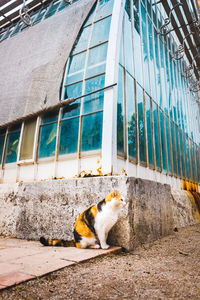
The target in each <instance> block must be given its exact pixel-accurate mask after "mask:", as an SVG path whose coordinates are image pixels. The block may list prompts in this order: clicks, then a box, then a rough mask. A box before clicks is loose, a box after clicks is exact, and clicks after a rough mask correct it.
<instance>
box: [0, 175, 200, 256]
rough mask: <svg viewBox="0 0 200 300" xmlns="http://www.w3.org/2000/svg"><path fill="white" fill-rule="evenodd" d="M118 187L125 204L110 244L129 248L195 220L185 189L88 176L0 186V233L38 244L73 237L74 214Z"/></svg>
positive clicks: (194, 206) (192, 206) (126, 179)
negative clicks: (41, 241) (47, 238)
mask: <svg viewBox="0 0 200 300" xmlns="http://www.w3.org/2000/svg"><path fill="white" fill-rule="evenodd" d="M113 189H118V190H119V191H120V192H121V193H122V194H123V196H124V197H125V198H126V201H127V206H126V207H125V208H124V210H123V212H122V215H121V218H120V220H119V221H118V223H117V224H116V225H115V226H114V227H113V229H112V230H111V232H110V234H109V242H110V244H112V245H119V246H122V247H124V248H126V249H128V250H130V249H133V248H134V247H136V246H137V245H138V244H140V243H145V242H149V241H152V240H155V239H158V238H160V237H161V236H164V235H168V234H170V233H171V232H172V231H173V229H174V227H180V226H185V225H192V224H196V223H197V222H200V216H199V213H198V210H197V207H196V205H195V202H194V200H193V199H192V197H191V196H190V194H189V193H187V192H186V191H171V188H170V186H169V185H163V184H160V183H156V182H152V181H148V180H142V179H136V178H133V177H121V176H111V177H93V178H78V179H70V180H52V181H40V182H32V183H16V184H10V185H8V184H2V185H0V234H1V235H5V236H14V237H17V238H22V239H32V240H38V239H39V237H40V236H41V235H44V236H46V237H51V238H63V239H72V238H73V234H72V232H73V226H74V223H75V221H76V219H77V217H78V215H79V214H80V213H81V212H82V211H83V210H85V209H86V208H87V207H89V206H91V205H93V204H95V203H98V202H99V201H100V200H102V199H103V198H104V197H105V195H106V194H107V193H109V192H110V191H112V190H113Z"/></svg>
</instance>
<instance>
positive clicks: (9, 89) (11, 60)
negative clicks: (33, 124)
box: [0, 0, 95, 125]
mask: <svg viewBox="0 0 200 300" xmlns="http://www.w3.org/2000/svg"><path fill="white" fill-rule="evenodd" d="M94 3H95V0H80V1H78V2H76V3H74V4H73V5H72V6H69V7H67V8H66V9H64V10H63V11H62V12H59V13H57V14H55V15H54V16H52V17H50V18H48V19H46V20H44V21H42V22H41V23H38V24H36V25H34V26H33V27H31V28H29V29H27V30H25V31H23V32H20V33H18V34H17V35H16V36H14V37H12V38H10V39H8V40H5V41H4V42H2V43H1V44H0V62H1V63H0V112H1V114H0V125H2V124H3V123H6V122H9V121H12V120H13V119H16V118H20V117H22V116H25V115H27V114H29V113H32V112H36V111H38V110H40V109H43V108H46V107H48V106H51V105H53V104H56V103H58V101H59V92H60V85H61V82H62V78H63V72H64V69H65V64H66V61H67V58H68V56H69V54H70V51H71V49H72V47H73V44H74V42H75V40H76V37H77V35H78V32H79V30H80V28H81V26H82V24H83V22H84V20H85V19H86V17H87V15H88V14H89V12H90V10H91V8H92V6H93V4H94ZM2 58H3V59H2ZM45 103H46V104H45Z"/></svg>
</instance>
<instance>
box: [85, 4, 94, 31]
mask: <svg viewBox="0 0 200 300" xmlns="http://www.w3.org/2000/svg"><path fill="white" fill-rule="evenodd" d="M95 10H96V5H95V6H94V7H93V8H92V10H91V12H90V13H89V15H88V17H87V19H86V21H85V23H84V27H86V26H88V25H90V24H92V22H93V20H94V12H95Z"/></svg>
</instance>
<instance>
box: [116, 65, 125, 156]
mask: <svg viewBox="0 0 200 300" xmlns="http://www.w3.org/2000/svg"><path fill="white" fill-rule="evenodd" d="M117 151H118V152H119V153H122V154H123V153H124V71H123V68H122V67H121V66H119V74H118V95H117Z"/></svg>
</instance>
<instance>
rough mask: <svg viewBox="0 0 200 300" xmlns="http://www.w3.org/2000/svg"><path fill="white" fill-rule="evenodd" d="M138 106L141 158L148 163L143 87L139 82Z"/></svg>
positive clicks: (141, 160)
mask: <svg viewBox="0 0 200 300" xmlns="http://www.w3.org/2000/svg"><path fill="white" fill-rule="evenodd" d="M137 107H138V133H139V158H140V162H142V163H145V164H146V138H145V123H144V99H143V89H142V88H141V87H140V85H139V84H137Z"/></svg>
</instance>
